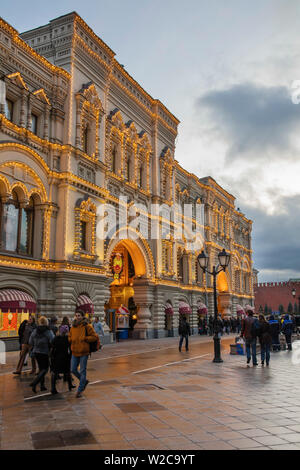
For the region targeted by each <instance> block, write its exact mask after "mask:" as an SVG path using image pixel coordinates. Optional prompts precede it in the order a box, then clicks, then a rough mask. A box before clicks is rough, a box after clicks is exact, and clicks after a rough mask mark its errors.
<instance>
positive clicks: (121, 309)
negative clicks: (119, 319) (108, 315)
mask: <svg viewBox="0 0 300 470" xmlns="http://www.w3.org/2000/svg"><path fill="white" fill-rule="evenodd" d="M117 313H118V314H119V315H129V310H128V308H126V307H124V305H122V306H121V307H119V308H118V310H117Z"/></svg>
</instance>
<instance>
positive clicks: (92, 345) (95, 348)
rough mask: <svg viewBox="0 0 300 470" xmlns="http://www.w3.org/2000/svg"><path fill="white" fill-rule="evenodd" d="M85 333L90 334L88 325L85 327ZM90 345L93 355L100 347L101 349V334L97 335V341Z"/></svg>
mask: <svg viewBox="0 0 300 470" xmlns="http://www.w3.org/2000/svg"><path fill="white" fill-rule="evenodd" d="M85 334H86V336H88V333H87V328H86V327H85ZM89 346H90V355H91V354H92V353H93V352H97V351H99V349H100V339H99V336H98V335H97V340H96V341H93V342H92V343H89Z"/></svg>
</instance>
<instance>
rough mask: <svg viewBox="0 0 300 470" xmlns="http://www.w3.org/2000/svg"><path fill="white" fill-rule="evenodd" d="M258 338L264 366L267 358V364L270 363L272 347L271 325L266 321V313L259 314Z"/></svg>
mask: <svg viewBox="0 0 300 470" xmlns="http://www.w3.org/2000/svg"><path fill="white" fill-rule="evenodd" d="M258 339H259V343H260V348H261V349H260V354H261V365H262V366H263V365H264V363H265V359H266V365H267V366H268V365H269V363H270V349H271V345H272V335H271V326H270V324H269V323H268V322H267V321H266V319H265V317H264V315H259V333H258Z"/></svg>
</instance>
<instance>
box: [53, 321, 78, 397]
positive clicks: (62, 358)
mask: <svg viewBox="0 0 300 470" xmlns="http://www.w3.org/2000/svg"><path fill="white" fill-rule="evenodd" d="M68 333H69V327H68V325H61V326H60V327H59V335H57V336H55V338H54V340H53V342H52V348H51V354H50V369H51V393H52V395H56V394H57V393H58V391H57V390H56V381H57V379H58V376H59V374H60V373H62V374H64V380H65V381H66V382H68V385H69V391H71V390H72V389H73V388H76V387H75V385H73V383H72V376H71V356H72V354H71V350H70V343H69V340H68Z"/></svg>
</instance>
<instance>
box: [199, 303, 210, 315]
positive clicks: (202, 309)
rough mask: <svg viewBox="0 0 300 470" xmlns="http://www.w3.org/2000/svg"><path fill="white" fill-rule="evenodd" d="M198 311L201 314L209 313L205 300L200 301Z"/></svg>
mask: <svg viewBox="0 0 300 470" xmlns="http://www.w3.org/2000/svg"><path fill="white" fill-rule="evenodd" d="M197 312H198V313H199V315H207V312H208V310H207V307H206V305H205V304H204V303H203V302H199V303H198V309H197Z"/></svg>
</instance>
